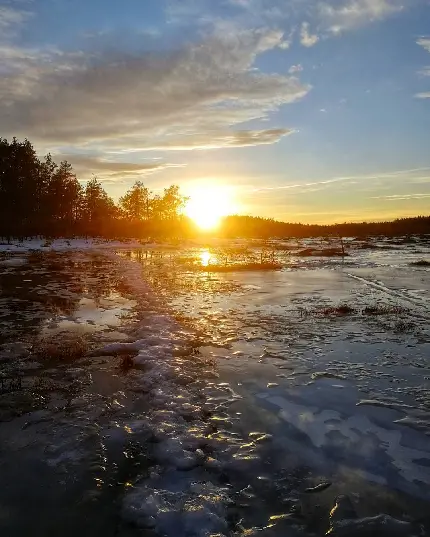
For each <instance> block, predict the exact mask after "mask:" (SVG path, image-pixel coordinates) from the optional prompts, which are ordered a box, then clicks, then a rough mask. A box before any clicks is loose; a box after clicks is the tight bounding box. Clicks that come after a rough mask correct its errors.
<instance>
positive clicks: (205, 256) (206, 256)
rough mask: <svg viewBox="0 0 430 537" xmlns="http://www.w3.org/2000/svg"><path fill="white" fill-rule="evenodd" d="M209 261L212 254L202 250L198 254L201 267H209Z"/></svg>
mask: <svg viewBox="0 0 430 537" xmlns="http://www.w3.org/2000/svg"><path fill="white" fill-rule="evenodd" d="M211 259H212V254H211V253H210V252H209V250H203V251H202V252H201V253H200V261H201V264H202V266H203V267H207V266H209V263H210V261H211Z"/></svg>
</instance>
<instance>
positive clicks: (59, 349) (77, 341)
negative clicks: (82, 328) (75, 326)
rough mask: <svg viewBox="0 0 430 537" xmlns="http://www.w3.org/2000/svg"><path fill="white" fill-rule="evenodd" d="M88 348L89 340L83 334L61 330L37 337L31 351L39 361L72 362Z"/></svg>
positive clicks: (80, 356)
mask: <svg viewBox="0 0 430 537" xmlns="http://www.w3.org/2000/svg"><path fill="white" fill-rule="evenodd" d="M89 348H90V342H89V341H88V339H87V338H85V337H84V336H82V335H79V334H70V333H66V332H61V333H59V334H55V335H52V336H49V337H48V336H45V337H37V338H36V339H35V340H34V342H33V345H32V347H31V353H32V355H33V356H34V358H35V359H36V360H38V361H40V362H74V361H76V360H78V359H80V358H82V357H83V356H84V355H85V353H86V352H88V350H89Z"/></svg>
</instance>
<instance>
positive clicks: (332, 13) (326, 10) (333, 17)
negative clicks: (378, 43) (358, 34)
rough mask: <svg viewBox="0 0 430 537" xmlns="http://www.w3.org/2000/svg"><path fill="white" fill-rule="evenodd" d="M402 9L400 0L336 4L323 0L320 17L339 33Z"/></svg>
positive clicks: (326, 24)
mask: <svg viewBox="0 0 430 537" xmlns="http://www.w3.org/2000/svg"><path fill="white" fill-rule="evenodd" d="M402 9H403V5H402V4H401V3H400V0H349V1H347V2H340V3H339V2H337V3H335V4H333V3H326V2H323V3H320V4H319V17H320V20H321V22H322V24H323V25H324V26H325V27H326V28H327V29H328V31H329V32H331V33H332V34H339V33H342V32H344V31H347V30H352V29H355V28H357V27H359V26H363V25H365V24H369V23H372V22H376V21H379V20H383V19H385V18H386V17H388V16H390V15H393V14H395V13H398V12H400V11H401V10H402Z"/></svg>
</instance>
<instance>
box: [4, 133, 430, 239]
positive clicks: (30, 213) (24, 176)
mask: <svg viewBox="0 0 430 537" xmlns="http://www.w3.org/2000/svg"><path fill="white" fill-rule="evenodd" d="M186 203H187V198H186V197H184V196H183V195H182V194H181V192H180V189H179V187H178V186H177V185H172V186H170V187H168V188H165V189H164V192H163V193H162V194H160V195H159V194H153V193H152V192H151V191H150V190H149V189H148V188H146V187H145V186H144V185H143V184H142V182H140V181H137V182H136V183H135V184H134V185H133V186H132V187H131V188H130V189H129V190H128V191H127V192H126V193H125V194H124V196H122V197H121V198H120V199H119V202H118V203H115V202H114V201H113V199H112V198H111V197H110V196H109V195H108V194H107V193H106V192H105V190H104V189H103V187H102V185H101V183H100V182H99V181H98V180H97V179H96V178H93V179H91V180H90V181H88V182H87V183H86V184H85V185H82V184H81V183H80V182H79V181H78V179H77V177H76V174H75V173H74V171H73V168H72V166H71V164H70V163H68V162H67V161H63V162H60V164H57V163H55V162H54V161H53V159H52V157H51V155H47V156H46V157H44V158H43V159H39V158H38V156H37V155H36V152H35V150H34V148H33V146H32V144H31V143H30V142H29V141H28V140H27V139H26V140H24V141H18V140H17V139H16V138H13V140H12V141H11V142H8V141H7V140H6V139H3V138H0V237H5V238H7V239H8V240H11V239H12V238H19V239H22V238H26V237H34V236H43V237H46V238H57V237H65V238H66V237H67V238H71V237H77V236H87V237H105V238H126V237H130V238H140V239H160V238H161V239H163V238H169V239H171V238H178V239H179V238H192V237H195V236H196V235H197V234H198V233H199V231H198V230H197V228H196V226H195V225H194V224H193V222H192V221H191V220H190V219H188V218H186V217H185V216H184V215H183V209H184V207H185V205H186ZM216 234H217V235H218V236H221V237H225V238H236V237H243V238H262V239H267V238H273V237H278V238H288V237H321V236H330V235H340V236H344V237H346V236H349V237H351V236H357V237H365V236H371V235H388V236H396V235H397V236H398V235H412V234H430V216H420V217H416V218H405V219H398V220H395V221H393V222H377V223H375V222H371V223H366V222H363V223H344V224H335V225H331V226H321V225H311V224H293V223H285V222H278V221H276V220H273V219H267V218H259V217H252V216H227V217H225V218H224V219H223V220H222V222H221V225H220V227H219V229H217V230H216Z"/></svg>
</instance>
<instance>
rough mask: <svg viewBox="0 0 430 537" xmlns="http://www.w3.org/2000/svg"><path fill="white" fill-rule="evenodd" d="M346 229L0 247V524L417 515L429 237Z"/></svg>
mask: <svg viewBox="0 0 430 537" xmlns="http://www.w3.org/2000/svg"><path fill="white" fill-rule="evenodd" d="M351 244H353V246H352V247H351V248H348V251H349V252H350V254H351V255H350V256H349V257H347V258H346V259H345V260H344V261H342V260H341V259H339V258H336V259H333V258H321V257H318V256H311V257H306V258H303V257H301V256H299V255H296V253H297V252H299V251H301V250H302V249H303V248H309V247H315V248H316V247H318V248H320V247H321V244H320V242H318V243H317V242H316V241H303V242H301V243H299V244H297V243H295V242H292V243H280V242H277V243H274V244H271V245H268V244H265V245H264V247H265V249H266V250H267V249H270V248H272V249H275V248H276V258H277V260H278V261H280V262H281V263H282V264H283V266H284V268H283V270H280V271H273V272H264V273H263V272H228V273H208V272H205V271H204V270H203V271H202V270H201V267H202V266H203V267H204V266H205V264H207V263H210V262H211V259H216V258H224V257H226V256H232V257H233V258H234V259H236V258H237V259H239V258H240V256H242V255H243V252H242V251H239V250H238V245H237V244H236V245H235V247H236V250H235V251H234V252H233V251H228V252H227V253H226V249H225V245H223V250H221V249H220V247H219V245H217V247H216V248H215V247H214V248H213V249H211V248H201V249H197V248H193V249H189V250H183V249H182V250H181V251H179V250H178V251H175V250H172V249H169V250H156V249H155V248H152V249H151V250H149V251H145V250H144V249H142V248H141V247H140V248H139V249H137V248H135V249H130V247H129V249H127V248H126V247H125V245H121V247H120V248H118V254H117V255H115V254H114V251H113V249H112V248H111V247H108V248H106V247H103V248H99V245H91V246H88V247H87V246H85V247H84V248H80V246H79V244H76V245H73V246H70V247H69V245H66V246H67V248H66V246H65V247H64V250H71V251H68V252H63V253H55V252H52V251H49V252H39V253H36V252H29V249H28V248H27V249H25V248H23V249H22V251H21V252H16V251H15V252H11V251H7V252H5V253H4V254H3V257H2V258H0V273H1V274H0V283H1V290H2V294H1V296H0V306H1V310H0V323H1V325H0V326H1V333H0V338H1V343H3V346H2V350H1V352H0V360H1V368H2V374H3V377H4V380H3V388H2V390H3V393H2V395H0V414H1V415H0V419H1V422H0V475H1V476H2V477H1V480H2V487H1V488H0V532H1V534H2V535H3V534H4V535H7V536H9V535H10V536H11V537H15V536H17V537H20V536H24V535H30V534H31V535H34V536H36V537H38V536H42V535H43V536H46V535H52V536H54V535H63V536H68V535H70V536H71V535H76V533H78V532H79V533H80V534H81V535H84V536H86V535H88V536H89V535H91V536H94V535H104V536H107V537H109V535H112V536H120V537H131V536H134V535H148V536H153V537H155V536H168V537H170V536H172V537H176V536H177V537H182V536H183V537H185V536H189V537H200V536H202V537H203V536H205V537H209V536H220V535H225V536H231V535H235V536H245V535H262V536H263V537H266V536H268V537H283V536H284V535H310V534H313V535H323V534H324V533H325V532H326V531H327V530H328V529H329V527H330V526H331V529H332V535H348V537H350V536H369V535H378V536H379V535H390V536H391V535H405V536H406V535H408V536H409V535H426V534H428V531H429V527H430V526H429V519H428V516H427V513H426V510H425V506H426V505H428V500H429V499H430V495H429V490H430V438H429V430H430V429H429V419H430V415H429V409H430V408H429V407H430V392H429V385H430V380H429V379H430V365H429V358H430V341H429V321H430V308H429V301H428V299H429V291H430V277H429V276H430V271H429V268H428V267H426V266H415V265H412V264H411V263H414V262H416V261H417V260H422V259H427V260H428V259H429V256H430V249H429V245H428V242H427V241H408V240H405V241H396V243H393V241H389V240H386V239H381V240H379V241H372V242H366V243H364V242H363V243H358V242H357V243H351ZM33 246H34V244H33ZM243 246H244V245H243V244H242V245H241V248H242V249H243ZM253 246H255V247H257V246H260V245H256V244H253ZM31 249H32V250H33V249H34V248H31ZM58 249H59V250H61V249H62V247H59V248H58ZM51 250H52V245H51ZM259 251H260V250H259ZM256 255H259V254H256ZM238 262H240V261H238ZM339 306H341V307H340V308H339ZM315 487H316V489H315ZM339 495H346V496H347V498H344V499H341V500H340V501H338V503H337V509H336V510H335V511H334V514H333V516H332V518H331V521H330V520H329V512H330V509H331V508H332V507H333V506H334V505H335V504H336V498H337V497H338V496H339ZM23 505H25V506H26V510H25V511H26V514H25V516H22V509H23ZM381 514H385V516H381ZM365 517H367V518H365ZM390 517H393V518H390ZM372 532H373V533H372Z"/></svg>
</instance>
